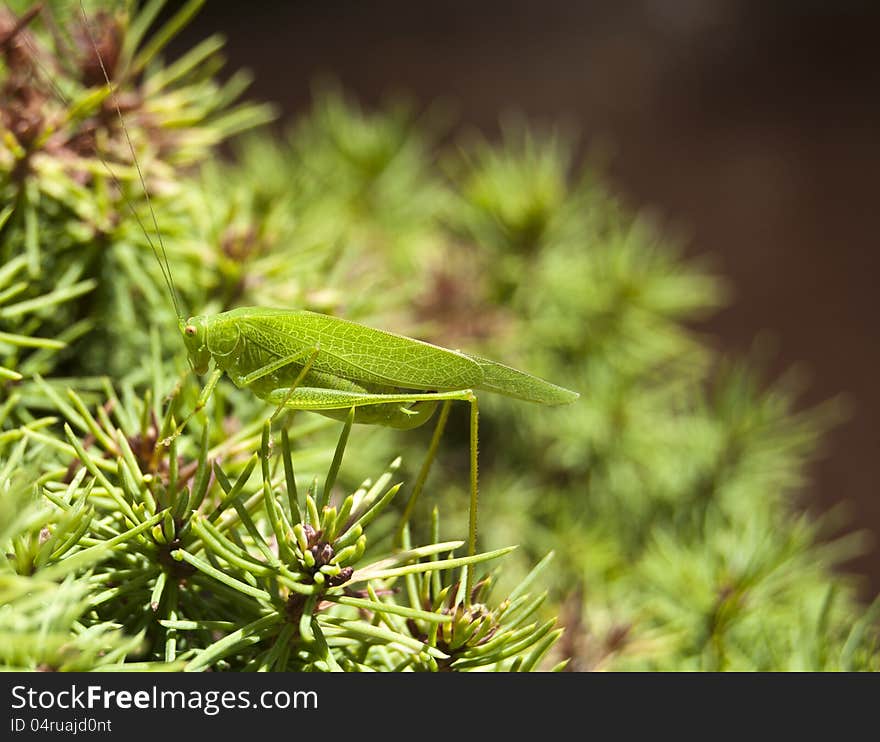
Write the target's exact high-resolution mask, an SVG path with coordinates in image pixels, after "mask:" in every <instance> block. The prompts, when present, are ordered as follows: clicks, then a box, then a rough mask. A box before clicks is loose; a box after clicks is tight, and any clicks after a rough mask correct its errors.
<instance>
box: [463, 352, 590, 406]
mask: <svg viewBox="0 0 880 742" xmlns="http://www.w3.org/2000/svg"><path fill="white" fill-rule="evenodd" d="M468 358H470V359H471V360H473V361H474V362H475V363H477V364H479V366H480V368H482V369H483V380H482V382H480V383H479V384H478V385H477V387H476V388H477V389H484V390H486V391H489V392H496V393H497V394H504V395H505V396H507V397H513V398H515V399H522V400H524V401H526V402H535V403H536V404H545V405H557V404H570V403H571V402H574V401H575V400H576V399H577V398H578V397H580V395H579V394H578V393H577V392H573V391H571V390H570V389H565V388H564V387H561V386H557V385H556V384H551V383H550V382H549V381H544V379H539V378H538V377H537V376H532V375H531V374H527V373H525V372H524V371H518V370H517V369H515V368H511V367H510V366H505V365H504V364H503V363H498V362H497V361H490V360H489V359H488V358H480V357H479V356H474V355H468Z"/></svg>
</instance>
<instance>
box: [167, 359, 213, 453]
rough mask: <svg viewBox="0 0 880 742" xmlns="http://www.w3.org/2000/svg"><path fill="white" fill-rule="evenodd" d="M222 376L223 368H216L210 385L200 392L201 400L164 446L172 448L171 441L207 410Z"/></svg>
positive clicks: (197, 401)
mask: <svg viewBox="0 0 880 742" xmlns="http://www.w3.org/2000/svg"><path fill="white" fill-rule="evenodd" d="M221 376H223V369H221V368H215V369H214V370H213V371H212V372H211V375H210V376H209V377H208V383H207V384H205V386H204V387H202V391H201V392H199V398H198V399H197V400H196V404H195V406H194V407H193V408H192V411H191V412H190V413H189V414H188V415H187V416H186V417H185V418H184V419H183V422H182V423H180V425H178V426H177V427H176V428H175V429H174V432H173V433H172V434H171V435H169V436H168V437H167V438H165V439H164V440H163V441H162V443H163V444H164V445H166V446H170V445H171V441H173V440H174V439H175V438H177V436H179V435H180V434H181V433H182V432H183V429H184V428H185V427H186V426H187V424H188V423H189V421H190V420H192V418H193V417H194V416H195V415H197V414H198V413H199V412H201V411H202V410H203V409H204V408H205V405H206V404H208V400H209V399H210V398H211V395H212V394H213V393H214V388H215V387H216V386H217V383H218V382H219V381H220V377H221Z"/></svg>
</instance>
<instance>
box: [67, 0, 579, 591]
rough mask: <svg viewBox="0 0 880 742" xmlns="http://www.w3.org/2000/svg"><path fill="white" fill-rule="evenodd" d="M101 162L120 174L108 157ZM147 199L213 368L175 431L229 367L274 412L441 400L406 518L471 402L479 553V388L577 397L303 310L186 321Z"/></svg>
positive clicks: (387, 420) (411, 424) (382, 409)
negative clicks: (462, 408)
mask: <svg viewBox="0 0 880 742" xmlns="http://www.w3.org/2000/svg"><path fill="white" fill-rule="evenodd" d="M80 10H81V11H82V15H83V19H84V21H85V28H86V30H87V32H88V34H89V36H90V38H91V42H92V46H93V47H94V51H95V54H96V57H97V59H98V61H99V62H100V64H101V69H102V71H103V73H104V79H105V81H106V83H107V85H108V88H109V90H110V96H111V99H112V102H113V104H114V107H115V109H116V113H117V115H118V117H119V121H120V123H121V126H122V130H123V131H124V133H125V138H126V140H127V141H128V146H129V149H130V151H131V155H132V158H133V161H134V164H135V167H136V168H137V172H138V175H139V177H140V182H141V186H142V187H143V190H144V193H145V196H146V199H147V202H148V204H149V192H148V189H147V186H146V182H145V179H144V177H143V174H142V173H141V170H140V167H139V165H138V163H137V157H136V155H135V151H134V146H133V145H132V142H131V138H130V137H129V135H128V131H127V129H126V127H125V121H124V117H123V115H122V111H121V109H120V107H119V105H118V102H117V100H116V97H115V91H114V90H113V85H112V83H111V82H110V78H109V76H108V74H107V71H106V68H105V67H104V63H103V60H102V59H101V54H100V51H99V49H98V46H97V44H96V42H95V39H94V37H92V36H91V31H90V30H89V23H88V18H87V17H86V14H85V10H84V8H83V6H82V3H81V2H80ZM104 165H105V167H106V168H107V170H108V172H110V174H111V177H113V179H114V180H116V178H115V176H113V173H112V171H111V170H110V168H109V166H108V165H107V163H106V162H105V163H104ZM117 182H118V181H117ZM149 206H150V213H151V215H152V220H153V225H154V226H155V234H156V238H157V242H158V247H157V246H156V244H155V243H154V242H153V240H152V239H151V238H150V236H149V234H148V231H147V230H146V229H145V228H143V225H141V226H142V228H143V231H144V234H145V236H146V238H147V241H148V242H149V243H150V245H151V247H152V249H153V253H154V255H155V257H156V260H157V261H158V262H159V266H160V268H161V269H162V273H163V276H164V278H165V282H166V285H167V288H168V291H169V294H170V296H171V300H172V302H173V303H174V306H175V310H176V313H177V315H178V325H179V330H180V333H181V336H182V338H183V343H184V345H185V347H186V351H187V355H188V358H189V363H190V365H191V367H192V369H193V371H194V372H195V373H196V374H199V375H204V374H206V373H207V372H208V371H209V370H210V369H211V368H212V366H213V370H212V373H211V375H210V377H209V379H208V381H207V382H206V384H205V386H204V387H203V388H202V391H201V394H200V395H199V399H198V401H197V403H196V405H195V408H194V410H193V411H192V413H190V415H189V416H188V417H187V418H186V419H185V420H184V422H183V423H181V425H180V426H178V428H177V429H176V430H175V432H174V433H173V435H172V437H173V436H174V435H177V434H179V432H180V431H181V430H182V429H183V427H184V426H185V425H186V423H187V421H188V420H189V419H190V418H191V417H192V415H194V414H196V413H197V412H198V411H199V410H200V409H202V408H203V407H204V405H205V404H206V403H207V401H208V399H209V398H210V395H211V393H212V391H213V389H214V388H215V386H216V384H217V383H218V382H219V380H220V378H221V377H222V375H223V374H224V373H225V374H226V375H228V376H229V378H230V379H231V380H232V381H233V383H234V384H235V385H236V386H238V387H240V388H243V389H247V390H249V391H251V392H252V393H253V394H255V395H256V396H257V397H259V398H260V399H263V400H265V401H266V402H268V403H270V404H272V405H274V406H276V412H275V415H277V414H278V412H279V411H281V410H283V409H296V410H307V411H311V412H317V413H319V414H322V415H325V416H328V417H331V418H335V419H342V420H353V422H356V423H360V424H365V425H384V426H388V427H392V428H398V429H402V430H409V429H413V428H416V427H418V426H420V425H423V424H425V423H426V422H428V420H429V419H431V418H432V417H433V416H434V413H435V412H436V409H437V406H438V405H439V404H440V403H441V402H442V403H443V406H442V409H441V413H440V415H439V419H438V422H437V424H436V427H435V431H434V436H433V438H432V441H431V445H430V448H429V451H428V455H427V457H426V460H425V462H424V463H423V465H422V469H421V471H420V473H419V476H418V478H417V480H416V484H415V486H414V488H413V492H412V494H411V496H410V499H409V502H408V503H407V506H406V510H405V512H404V516H403V521H402V522H403V523H405V522H406V520H407V518H408V517H409V514H410V513H411V512H412V509H413V506H414V504H415V501H416V498H417V497H418V495H419V493H420V492H421V489H422V487H423V485H424V481H425V479H426V478H427V474H428V471H429V468H430V465H431V462H432V461H433V458H434V455H435V453H436V449H437V446H438V443H439V440H440V438H441V436H442V434H443V430H444V427H445V424H446V419H447V416H448V413H449V406H450V404H451V403H452V402H453V401H456V400H459V401H464V402H467V403H468V404H469V405H470V512H469V529H468V530H469V538H468V545H469V553H470V554H471V555H473V554H474V553H475V551H476V537H477V498H478V482H477V448H478V445H477V444H478V437H479V436H478V418H479V413H478V404H477V393H478V392H491V393H495V394H502V395H505V396H508V397H512V398H514V399H518V400H523V401H526V402H531V403H536V404H541V405H560V404H569V403H571V402H574V401H575V400H576V399H577V398H578V396H579V395H578V394H577V393H576V392H573V391H570V390H568V389H564V388H563V387H560V386H557V385H556V384H552V383H550V382H548V381H545V380H543V379H540V378H538V377H536V376H532V375H530V374H527V373H524V372H522V371H518V370H517V369H514V368H512V367H510V366H506V365H504V364H502V363H498V362H496V361H492V360H489V359H486V358H482V357H480V356H476V355H473V354H469V353H464V352H462V351H459V350H450V349H448V348H443V347H440V346H437V345H432V344H430V343H427V342H423V341H421V340H417V339H414V338H410V337H406V336H403V335H399V334H394V333H391V332H386V331H384V330H380V329H375V328H372V327H367V326H365V325H362V324H357V323H355V322H351V321H348V320H345V319H342V318H339V317H334V316H329V315H324V314H318V313H315V312H310V311H305V310H300V309H268V308H261V307H239V308H237V309H232V310H230V311H226V312H221V313H219V314H214V315H197V316H193V317H190V318H188V319H184V317H183V315H182V313H181V311H180V308H179V303H178V299H177V291H176V288H175V286H174V281H173V277H172V276H171V272H170V264H169V262H168V259H167V255H166V254H165V246H164V243H163V241H162V235H161V231H160V230H159V225H158V221H157V219H156V215H155V212H154V211H153V208H152V204H149ZM275 415H273V418H274V416H275ZM467 583H468V585H467V587H468V591H467V594H470V587H471V586H472V575H471V571H470V570H469V571H468V579H467Z"/></svg>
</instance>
